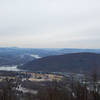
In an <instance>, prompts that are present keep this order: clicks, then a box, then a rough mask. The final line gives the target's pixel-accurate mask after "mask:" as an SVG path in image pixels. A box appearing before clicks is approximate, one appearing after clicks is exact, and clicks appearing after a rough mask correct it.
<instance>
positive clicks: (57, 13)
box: [0, 0, 100, 48]
mask: <svg viewBox="0 0 100 100" xmlns="http://www.w3.org/2000/svg"><path fill="white" fill-rule="evenodd" d="M0 46H18V47H32V48H33V47H34V48H44V47H45V48H48V47H51V48H53V47H55V48H57V47H64V48H100V0H0Z"/></svg>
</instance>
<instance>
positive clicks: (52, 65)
mask: <svg viewBox="0 0 100 100" xmlns="http://www.w3.org/2000/svg"><path fill="white" fill-rule="evenodd" d="M20 68H22V69H27V70H31V71H46V72H65V71H67V72H87V71H93V70H94V69H98V70H99V71H100V54H96V53H72V54H64V55H55V56H48V57H43V58H40V59H36V60H33V61H30V62H28V63H26V64H24V65H23V66H20Z"/></svg>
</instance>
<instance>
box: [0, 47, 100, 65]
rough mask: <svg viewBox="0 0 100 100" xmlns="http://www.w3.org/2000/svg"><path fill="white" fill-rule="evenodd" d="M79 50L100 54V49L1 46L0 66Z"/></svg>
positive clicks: (78, 51)
mask: <svg viewBox="0 0 100 100" xmlns="http://www.w3.org/2000/svg"><path fill="white" fill-rule="evenodd" d="M81 52H89V53H98V54H100V49H73V48H40V49H39V48H17V47H2V48H0V66H5V65H20V64H25V63H27V62H29V61H32V60H35V59H38V58H42V57H47V56H52V55H62V54H69V53H81Z"/></svg>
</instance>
